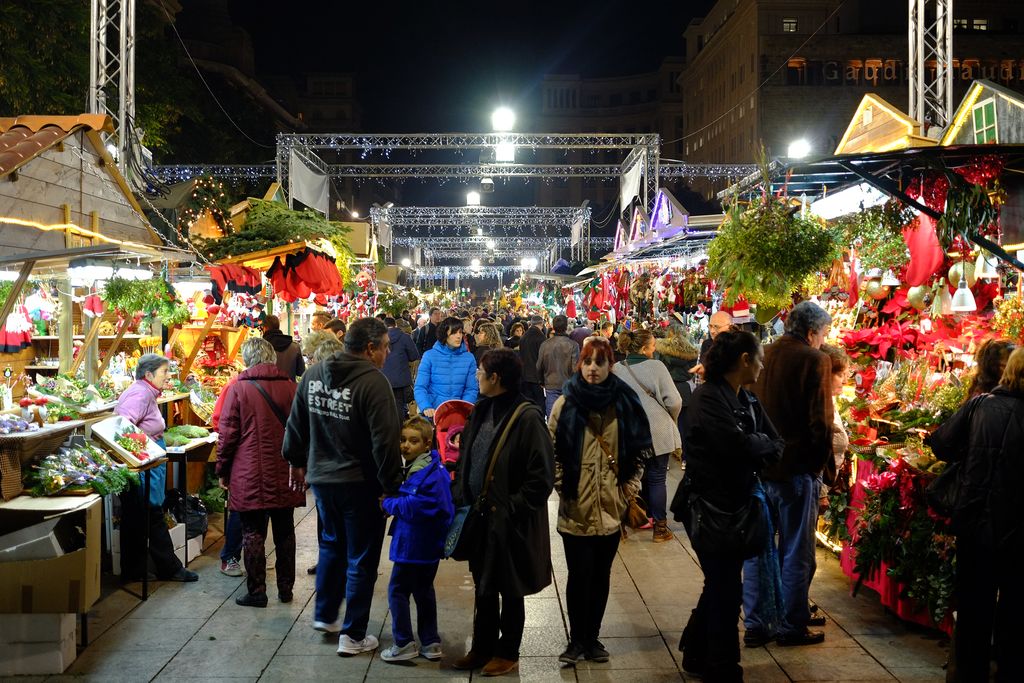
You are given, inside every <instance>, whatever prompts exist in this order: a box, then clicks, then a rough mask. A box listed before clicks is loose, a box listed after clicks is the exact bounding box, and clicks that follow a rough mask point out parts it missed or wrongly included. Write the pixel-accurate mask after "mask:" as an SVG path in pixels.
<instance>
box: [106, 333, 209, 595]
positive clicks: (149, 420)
mask: <svg viewBox="0 0 1024 683" xmlns="http://www.w3.org/2000/svg"><path fill="white" fill-rule="evenodd" d="M170 365H171V364H170V361H169V360H167V359H166V358H164V357H163V356H160V355H157V354H155V353H147V354H145V355H144V356H142V357H141V358H139V364H138V365H137V366H136V367H135V379H136V381H135V383H134V384H132V385H131V386H130V387H128V388H127V389H125V391H124V393H123V394H121V397H120V398H118V399H117V407H115V408H114V412H115V413H117V414H118V415H120V416H121V417H123V418H125V419H126V420H128V421H129V422H131V423H132V424H133V425H135V426H136V427H138V428H139V429H141V430H142V431H143V432H145V434H146V436H148V437H149V438H151V439H153V440H154V441H156V442H157V444H159V445H160V447H161V448H163V447H164V428H165V427H166V426H167V425H166V423H165V422H164V417H163V415H161V414H160V407H159V406H158V405H157V402H156V400H157V399H158V398H159V397H160V393H161V392H162V391H163V387H164V384H166V383H167V376H168V374H169V373H170ZM149 476H150V489H149V491H150V492H149V500H148V501H147V500H144V496H143V493H142V491H143V489H141V488H134V487H133V488H131V489H129V490H128V491H126V492H125V493H124V494H122V495H121V562H122V571H121V575H122V578H124V580H125V581H131V580H139V579H141V578H142V576H143V574H144V573H147V572H148V568H147V567H145V566H143V558H144V557H145V552H144V551H143V548H144V546H145V531H146V527H145V523H146V522H145V520H146V506H147V505H148V506H149V508H150V510H149V557H148V558H146V560H145V562H146V563H148V561H149V560H150V559H152V561H153V565H154V566H155V569H156V578H158V579H162V580H164V581H197V580H198V579H199V575H198V574H196V573H195V572H192V571H189V570H188V569H185V567H183V566H182V564H181V560H179V559H178V556H177V555H175V554H174V543H173V542H172V541H171V535H170V533H168V531H167V525H166V524H165V523H164V513H163V507H162V506H163V503H164V494H165V493H166V489H167V465H166V464H164V465H160V466H159V467H156V468H154V469H152V470H150V472H149Z"/></svg>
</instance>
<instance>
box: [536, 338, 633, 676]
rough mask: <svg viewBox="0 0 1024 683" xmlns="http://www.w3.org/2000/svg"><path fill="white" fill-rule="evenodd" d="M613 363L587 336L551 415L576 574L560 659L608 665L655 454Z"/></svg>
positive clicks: (563, 529)
mask: <svg viewBox="0 0 1024 683" xmlns="http://www.w3.org/2000/svg"><path fill="white" fill-rule="evenodd" d="M614 364H615V355H614V353H613V352H612V347H611V344H609V343H608V340H607V339H604V338H603V337H587V338H586V339H585V340H584V342H583V349H582V351H581V352H580V359H579V361H578V362H577V365H576V372H575V373H574V374H573V375H572V376H571V377H570V378H569V380H568V381H566V383H565V384H564V385H563V393H562V396H560V397H559V398H558V399H557V400H556V401H555V404H554V406H553V407H552V409H551V416H550V417H549V418H548V429H549V430H550V431H551V437H552V439H553V440H554V442H555V490H556V491H558V495H559V505H558V533H559V535H560V536H561V537H562V543H563V545H564V546H565V559H566V564H567V566H568V569H569V578H568V582H567V584H566V590H565V594H566V607H567V611H568V614H569V645H568V647H567V648H566V649H565V652H563V653H562V655H561V656H560V657H559V660H560V661H562V662H563V663H566V664H575V663H576V661H577V660H579V659H580V658H581V657H584V658H586V659H588V660H591V661H595V662H606V661H608V651H607V650H606V649H605V648H604V646H603V645H602V644H601V641H599V640H598V636H599V635H600V631H601V621H602V619H603V618H604V609H605V606H606V605H607V603H608V591H609V588H610V581H611V569H612V561H613V560H614V559H615V553H616V552H617V551H618V548H619V540H620V538H621V535H622V519H623V516H624V515H625V512H626V509H627V507H628V504H629V500H630V499H632V498H634V497H635V496H636V494H637V491H638V489H639V488H640V477H641V474H642V472H643V468H644V463H645V462H646V461H648V460H649V459H650V457H651V456H652V455H653V449H652V444H651V430H650V427H649V426H648V422H647V416H646V415H645V414H644V408H643V406H642V405H641V403H640V399H639V397H638V396H637V395H636V392H634V391H633V390H632V389H630V388H629V386H628V385H627V384H626V383H625V382H623V381H622V380H620V379H619V378H618V377H617V376H615V375H614V374H612V366H613V365H614Z"/></svg>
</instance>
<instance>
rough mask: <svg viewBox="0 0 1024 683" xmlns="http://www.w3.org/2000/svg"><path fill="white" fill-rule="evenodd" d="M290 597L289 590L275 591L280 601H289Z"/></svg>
mask: <svg viewBox="0 0 1024 683" xmlns="http://www.w3.org/2000/svg"><path fill="white" fill-rule="evenodd" d="M292 597H293V596H292V592H291V591H288V592H287V593H285V592H284V591H278V593H277V599H278V600H280V601H281V602H291V601H292Z"/></svg>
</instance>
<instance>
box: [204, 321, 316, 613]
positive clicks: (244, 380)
mask: <svg viewBox="0 0 1024 683" xmlns="http://www.w3.org/2000/svg"><path fill="white" fill-rule="evenodd" d="M242 361H243V362H244V363H245V366H246V368H247V369H246V370H245V371H243V372H241V373H239V375H238V377H237V381H235V382H233V383H231V385H229V386H228V387H227V389H226V392H225V396H224V406H223V408H222V410H221V415H220V424H219V426H220V440H219V442H218V444H217V474H218V475H219V476H220V483H221V486H223V487H224V488H226V489H228V490H229V491H230V495H229V497H228V508H229V509H230V510H231V511H232V512H237V513H239V516H240V517H241V520H242V554H243V557H244V558H245V569H246V571H247V572H248V578H247V579H246V583H247V587H248V589H249V592H248V593H247V594H246V595H243V596H241V597H240V598H237V599H236V600H235V602H236V603H238V604H239V605H243V606H247V607H266V606H267V558H266V554H265V544H266V538H267V521H268V519H269V521H270V523H271V525H272V526H273V528H274V544H275V548H276V552H277V564H276V568H277V596H278V598H279V599H280V600H281V602H291V600H292V588H293V586H294V585H295V525H294V523H293V519H292V515H293V511H294V508H296V507H298V506H300V505H305V503H306V495H305V493H304V492H303V491H304V488H303V487H301V486H299V487H293V486H292V484H291V480H290V472H289V465H288V462H287V461H286V460H285V459H284V457H282V455H281V442H282V441H283V440H284V425H285V422H286V421H287V419H288V413H289V412H290V411H291V407H292V399H294V398H295V388H296V384H295V382H294V381H293V380H291V379H290V378H289V377H288V375H286V374H285V373H283V372H281V371H280V370H279V369H278V368H277V364H276V363H277V355H276V353H275V351H274V347H273V346H271V345H270V342H268V341H266V340H265V339H259V338H253V339H250V340H248V341H246V342H245V343H244V344H242Z"/></svg>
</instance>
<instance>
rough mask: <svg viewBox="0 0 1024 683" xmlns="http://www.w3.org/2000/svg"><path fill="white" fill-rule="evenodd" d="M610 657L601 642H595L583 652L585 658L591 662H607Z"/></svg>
mask: <svg viewBox="0 0 1024 683" xmlns="http://www.w3.org/2000/svg"><path fill="white" fill-rule="evenodd" d="M610 656H611V655H609V654H608V650H607V649H606V648H605V646H604V644H602V643H601V641H600V640H595V641H594V642H592V643H591V644H590V645H587V647H586V648H585V649H584V650H583V658H584V659H587V660H590V661H591V662H598V663H603V662H607V661H608V658H609V657H610Z"/></svg>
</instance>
